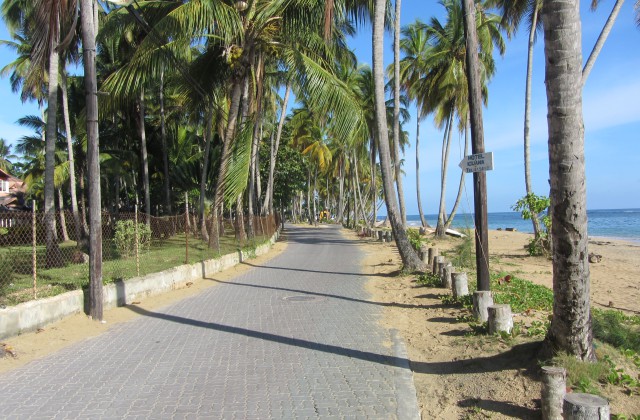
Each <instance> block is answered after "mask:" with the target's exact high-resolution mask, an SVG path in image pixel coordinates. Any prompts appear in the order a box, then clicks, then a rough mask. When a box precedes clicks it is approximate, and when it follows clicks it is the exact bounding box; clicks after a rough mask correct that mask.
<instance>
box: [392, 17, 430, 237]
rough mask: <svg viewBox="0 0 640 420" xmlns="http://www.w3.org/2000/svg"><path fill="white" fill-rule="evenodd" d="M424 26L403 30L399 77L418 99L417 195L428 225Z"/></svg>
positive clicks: (410, 94) (420, 210) (422, 221)
mask: <svg viewBox="0 0 640 420" xmlns="http://www.w3.org/2000/svg"><path fill="white" fill-rule="evenodd" d="M423 27H424V25H423V24H422V23H421V22H419V21H418V22H416V23H414V24H411V25H409V26H407V27H405V28H403V30H402V36H403V37H402V39H401V40H400V49H401V50H402V52H403V54H404V57H403V59H402V60H401V62H400V72H399V73H400V75H399V78H400V80H401V82H402V87H403V89H404V90H405V92H406V93H407V95H408V96H409V98H410V99H411V100H413V101H416V106H417V108H418V115H416V196H417V202H418V213H419V215H420V222H421V223H422V226H423V227H427V226H428V225H429V224H428V223H427V221H426V219H425V217H424V212H423V211H422V199H421V197H420V120H421V119H422V118H424V117H426V115H425V112H424V110H425V108H424V107H423V106H422V105H421V103H420V101H419V97H418V92H417V84H418V83H419V80H420V79H421V78H422V76H423V72H424V69H425V66H424V63H423V62H422V60H423V58H424V57H427V56H428V55H429V48H430V45H429V43H428V37H427V33H426V31H424V30H423Z"/></svg>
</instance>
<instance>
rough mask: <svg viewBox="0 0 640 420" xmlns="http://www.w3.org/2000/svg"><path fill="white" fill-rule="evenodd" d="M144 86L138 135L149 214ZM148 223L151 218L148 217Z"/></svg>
mask: <svg viewBox="0 0 640 420" xmlns="http://www.w3.org/2000/svg"><path fill="white" fill-rule="evenodd" d="M144 117H145V109H144V88H143V89H140V96H139V97H138V118H137V119H136V122H137V123H138V135H139V136H140V160H141V161H142V188H143V189H144V210H145V213H147V215H148V216H150V215H151V191H150V190H149V155H148V154H147V131H146V129H145V123H144ZM146 220H147V224H149V223H150V221H151V219H150V218H149V217H147V218H146Z"/></svg>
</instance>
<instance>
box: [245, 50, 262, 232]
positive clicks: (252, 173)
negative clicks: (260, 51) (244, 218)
mask: <svg viewBox="0 0 640 420" xmlns="http://www.w3.org/2000/svg"><path fill="white" fill-rule="evenodd" d="M263 74H264V61H263V59H262V55H260V56H259V64H258V73H257V76H256V79H257V93H256V116H255V118H254V121H255V123H254V125H253V136H252V139H251V158H250V162H249V194H248V202H249V203H248V207H249V236H250V237H251V238H253V237H254V236H255V234H256V232H255V226H254V220H253V217H254V211H253V210H254V206H256V205H257V203H258V199H259V197H260V196H259V195H256V172H258V171H259V168H258V148H259V146H260V137H259V134H260V127H261V124H259V123H258V121H262V118H263V115H262V101H263V98H262V95H263V91H264V85H263ZM254 201H255V202H254Z"/></svg>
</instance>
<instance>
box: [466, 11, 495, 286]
mask: <svg viewBox="0 0 640 420" xmlns="http://www.w3.org/2000/svg"><path fill="white" fill-rule="evenodd" d="M463 9H464V35H465V38H466V53H465V62H466V64H467V69H466V73H467V90H468V92H469V94H468V102H469V116H470V118H469V119H470V121H471V140H472V145H471V151H472V153H474V154H475V153H484V128H483V121H482V90H481V86H480V85H481V82H480V68H479V64H478V61H479V60H478V54H477V53H476V51H478V31H477V28H476V3H475V2H474V1H473V0H464V1H463ZM473 209H474V211H473V214H474V226H475V245H476V273H477V284H478V290H491V283H490V277H489V237H488V228H487V174H486V173H485V172H474V173H473Z"/></svg>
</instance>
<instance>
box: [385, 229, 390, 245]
mask: <svg viewBox="0 0 640 420" xmlns="http://www.w3.org/2000/svg"><path fill="white" fill-rule="evenodd" d="M384 237H385V239H386V240H387V242H391V231H390V230H388V231H386V232H385V234H384Z"/></svg>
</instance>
